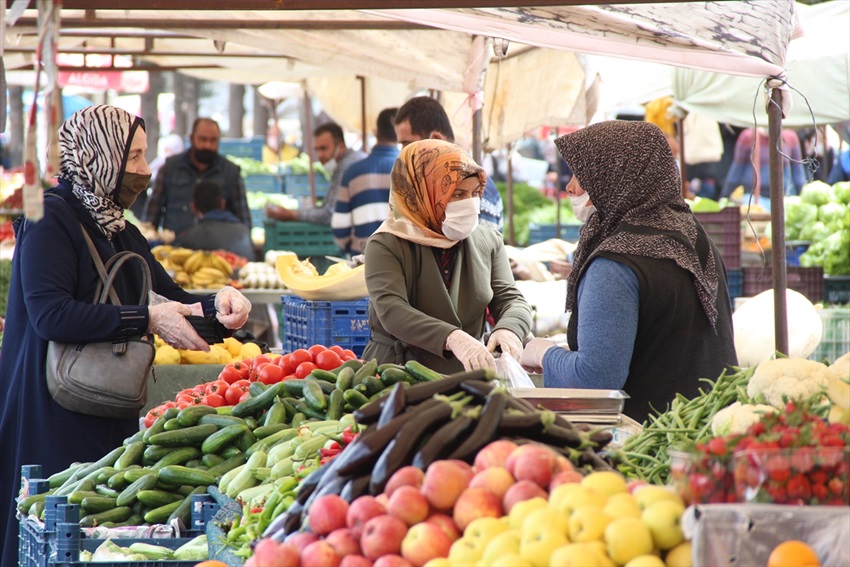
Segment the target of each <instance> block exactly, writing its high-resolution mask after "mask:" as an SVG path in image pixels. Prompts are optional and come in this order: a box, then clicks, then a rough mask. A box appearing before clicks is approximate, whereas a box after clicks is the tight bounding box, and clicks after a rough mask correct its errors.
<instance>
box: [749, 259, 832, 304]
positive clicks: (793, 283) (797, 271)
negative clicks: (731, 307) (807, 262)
mask: <svg viewBox="0 0 850 567" xmlns="http://www.w3.org/2000/svg"><path fill="white" fill-rule="evenodd" d="M743 271H744V297H753V296H754V295H758V294H760V293H761V292H763V291H765V290H767V289H773V270H772V269H770V268H761V267H746V266H745V267H744V268H743ZM785 280H786V287H787V288H788V289H793V290H794V291H797V292H800V293H802V294H803V295H805V296H806V297H807V298H808V300H809V301H811V302H812V303H816V302H818V301H822V300H823V268H795V267H792V266H787V267H786V271H785Z"/></svg>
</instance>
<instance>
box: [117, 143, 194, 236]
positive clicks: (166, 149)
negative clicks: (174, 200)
mask: <svg viewBox="0 0 850 567" xmlns="http://www.w3.org/2000/svg"><path fill="white" fill-rule="evenodd" d="M184 149H185V147H184V144H183V138H181V137H180V136H179V135H177V134H169V135H168V136H166V137H165V139H164V140H163V141H162V153H161V154H159V155H158V156H156V157H155V158H154V159H153V161H152V162H151V163H150V168H151V179H152V180H156V176H157V174H158V173H159V170H160V169H161V168H162V166H163V165H164V164H165V160H166V159H168V158H170V157H171V156H175V155H177V154H179V153H180V152H182V151H183V150H184ZM151 188H152V186H149V187H148V188H147V189H146V190H145V194H144V195H140V196H139V197H140V198H139V199H136V200H135V202H134V203H133V204H132V205H130V210H131V211H132V212H133V214H134V215H136V218H139V219H141V218H144V216H145V209H146V207H147V203H148V195H150V192H151ZM142 197H144V198H142Z"/></svg>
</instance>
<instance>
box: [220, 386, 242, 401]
mask: <svg viewBox="0 0 850 567" xmlns="http://www.w3.org/2000/svg"><path fill="white" fill-rule="evenodd" d="M245 392H247V389H245V390H243V389H242V388H238V387H233V386H231V387H230V388H228V389H227V391H226V392H225V393H224V401H225V402H226V403H227V405H229V406H235V405H236V404H238V403H239V398H241V397H242V394H244V393H245Z"/></svg>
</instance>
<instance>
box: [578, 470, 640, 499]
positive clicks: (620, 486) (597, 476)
mask: <svg viewBox="0 0 850 567" xmlns="http://www.w3.org/2000/svg"><path fill="white" fill-rule="evenodd" d="M581 485H582V486H583V487H585V488H595V489H596V490H598V491H599V492H604V493H605V494H607V495H608V496H612V495H614V494H619V493H621V492H628V491H629V489H628V488H626V479H625V478H623V475H621V474H620V473H618V472H616V471H596V472H592V473H590V474H589V475H587V476H586V477H584V479H583V480H582V481H581Z"/></svg>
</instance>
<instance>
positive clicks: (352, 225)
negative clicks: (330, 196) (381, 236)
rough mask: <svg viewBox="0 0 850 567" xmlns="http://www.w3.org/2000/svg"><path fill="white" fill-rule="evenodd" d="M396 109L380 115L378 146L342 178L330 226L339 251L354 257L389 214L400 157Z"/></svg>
mask: <svg viewBox="0 0 850 567" xmlns="http://www.w3.org/2000/svg"><path fill="white" fill-rule="evenodd" d="M397 110H398V109H397V108H385V109H384V110H382V111H381V113H380V114H378V123H377V130H376V132H375V138H376V140H377V143H376V144H375V147H374V148H372V151H371V152H369V157H367V158H366V159H363V160H360V161H358V162H357V163H354V164H352V165H351V167H349V168H348V169H347V170H346V171H345V174H344V175H343V176H342V184H341V186H340V188H339V196H338V198H337V201H336V209H335V210H334V215H333V218H332V219H331V227H332V228H333V231H334V239H335V240H336V243H337V244H338V245H339V247H340V249H342V250H343V251H344V252H346V253H348V254H351V255H357V254H362V253H363V250H364V248H365V246H366V241H367V240H368V239H369V237H370V236H372V233H373V232H375V230H377V228H378V227H379V226H381V223H382V222H384V221H385V220H386V219H387V214H388V213H389V199H390V174H391V173H392V170H393V165H394V164H395V161H396V159H397V158H398V142H397V141H396V135H395V128H394V126H393V118H394V117H395V114H396V111H397Z"/></svg>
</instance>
